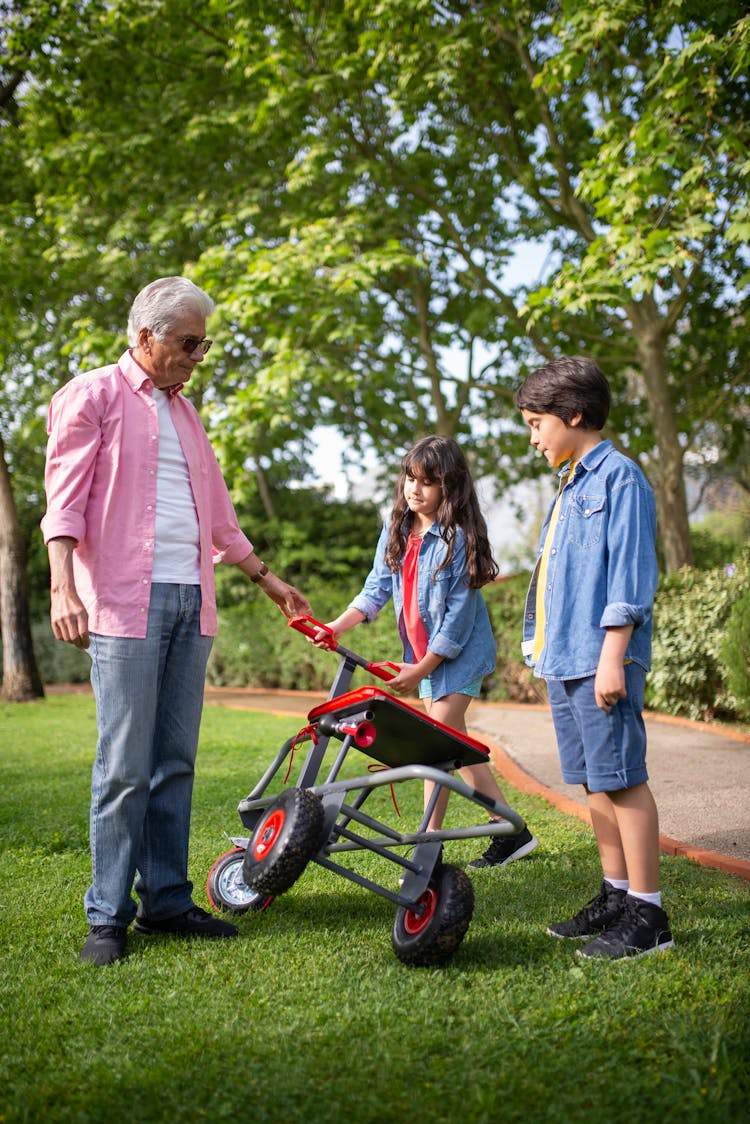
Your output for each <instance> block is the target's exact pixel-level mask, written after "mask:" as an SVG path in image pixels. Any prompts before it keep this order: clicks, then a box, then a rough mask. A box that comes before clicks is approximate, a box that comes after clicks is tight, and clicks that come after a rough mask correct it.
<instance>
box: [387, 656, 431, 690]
mask: <svg viewBox="0 0 750 1124" xmlns="http://www.w3.org/2000/svg"><path fill="white" fill-rule="evenodd" d="M396 667H398V668H399V673H398V675H397V676H396V677H395V679H389V680H388V682H387V683H386V684H385V687H386V690H388V691H393V693H394V695H408V694H410V693H411V692H412V691H416V690H417V689H418V687H419V684H420V683H421V681H422V680H423V679H424V675H422V674H420V672H419V671H418V670H417V668H416V666H415V664H412V663H398V664H396Z"/></svg>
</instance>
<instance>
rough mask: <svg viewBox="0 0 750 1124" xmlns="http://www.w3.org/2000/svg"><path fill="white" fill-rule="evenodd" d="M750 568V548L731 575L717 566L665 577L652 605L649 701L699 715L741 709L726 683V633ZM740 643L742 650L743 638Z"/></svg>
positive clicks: (737, 624)
mask: <svg viewBox="0 0 750 1124" xmlns="http://www.w3.org/2000/svg"><path fill="white" fill-rule="evenodd" d="M749 570H750V554H749V553H748V552H745V554H744V556H743V557H742V558H740V559H738V562H737V569H736V572H735V573H734V575H733V576H729V575H727V573H725V571H724V569H723V567H721V568H717V569H713V570H706V571H699V570H691V569H685V570H680V571H678V572H677V573H674V574H671V575H669V576H668V577H666V578H665V579H663V581H662V583H661V585H660V588H659V592H658V595H657V598H656V605H655V608H654V646H653V670H652V672H651V674H650V676H649V678H648V683H647V693H646V703H647V705H648V706H649V707H652V708H653V709H655V710H661V711H664V712H665V713H666V714H675V715H684V716H685V717H687V718H694V719H701V720H705V719H711V718H733V717H735V716H736V715H737V714H738V713H742V710H743V709H744V703H743V702H742V701H741V697H739V696H738V697H735V695H734V694H733V693H732V687H731V686H730V683H729V675H728V667H727V664H726V637H727V628H728V622H729V620H730V616H731V615H732V611H733V606H734V605H735V604H737V603H740V602H742V603H744V602H745V598H746V597H747V591H748V587H749V585H750V574H749ZM745 611H746V609H743V610H740V611H739V616H738V618H735V620H734V622H733V625H732V628H733V629H734V628H738V627H740V623H741V621H740V619H739V618H740V617H741V615H742V613H744V612H745ZM743 646H744V649H745V651H746V650H747V641H746V639H745V641H744V645H743ZM745 675H747V668H745ZM733 681H734V679H733ZM745 691H747V686H746V685H745Z"/></svg>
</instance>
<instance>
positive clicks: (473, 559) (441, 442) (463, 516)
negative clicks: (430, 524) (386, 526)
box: [385, 434, 498, 589]
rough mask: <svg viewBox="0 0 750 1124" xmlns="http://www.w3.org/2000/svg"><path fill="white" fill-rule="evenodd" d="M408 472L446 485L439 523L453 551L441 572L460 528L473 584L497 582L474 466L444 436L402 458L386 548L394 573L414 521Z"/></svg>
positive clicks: (430, 439) (420, 444) (426, 440)
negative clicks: (407, 493) (406, 492)
mask: <svg viewBox="0 0 750 1124" xmlns="http://www.w3.org/2000/svg"><path fill="white" fill-rule="evenodd" d="M407 476H423V477H425V479H427V480H429V481H431V482H434V483H436V484H439V485H440V487H441V489H442V493H443V494H442V497H441V500H440V506H439V507H438V510H437V515H436V521H437V524H438V527H439V528H440V534H441V536H442V538H443V539H444V541H445V542H446V543H447V544H448V550H447V552H446V556H445V558H444V560H443V561H442V562H441V564H440V566H438V570H442V569H443V568H444V567H445V566H447V565H448V564H449V563H450V560H451V558H452V557H453V546H454V543H455V539H456V527H461V528H462V529H463V532H464V536H465V539H466V567H467V570H468V581H469V585H470V587H471V588H472V589H479V588H480V587H481V586H483V585H486V584H487V582H491V581H494V579H495V578H496V577H497V575H498V566H497V563H496V562H495V560H494V558H493V557H492V550H491V548H490V541H489V536H488V534H487V524H486V523H485V520H484V516H483V515H482V512H481V509H480V507H479V500H478V499H477V493H476V489H475V487H474V481H473V479H472V476H471V472H470V470H469V466H468V464H467V463H466V458H465V457H464V455H463V453H462V452H461V449H460V447H459V446H458V444H457V443H456V442H455V441H454V440H453V438H452V437H442V436H440V435H439V434H436V435H433V436H431V437H423V438H422V439H421V441H417V443H416V445H413V446H412V448H411V449H410V450H409V452H408V453H407V454H406V455H405V456H404V458H403V460H402V461H401V472H400V474H399V478H398V481H397V482H396V486H395V488H394V493H393V508H392V510H391V520H390V532H389V536H388V545H387V547H386V552H385V559H386V562H387V563H388V566H389V567H390V569H391V571H393V572H394V573H395V571H396V570H398V569H399V568H400V567H401V563H402V561H403V558H404V554H405V553H406V542H407V539H408V537H409V531H410V530H411V527H412V524H413V521H414V516H413V514H412V512H411V511H410V510H409V507H408V505H407V503H406V500H405V499H404V484H405V482H406V478H407ZM436 572H437V571H436ZM433 578H434V575H433Z"/></svg>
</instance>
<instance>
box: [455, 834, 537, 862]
mask: <svg viewBox="0 0 750 1124" xmlns="http://www.w3.org/2000/svg"><path fill="white" fill-rule="evenodd" d="M538 846H539V840H538V839H535V838H534V836H533V835H532V834H531V832H530V831H529V829H528V828H527V827H525V828H524V829H523V831H522V832H520V833H519V834H518V835H496V836H495V838H494V839H493V840H492V842H491V843H490V845H489V847H488V848H487V850H486V851H485V852H484V854H483V855H482V857H481V858H479V859H472V861H471V862H470V863H469V866H470V867H473V868H474V869H477V867H481V866H505V864H506V863H512V862H515V861H516V859H524V858H526V856H527V855H530V854H531V852H532V851H533V850H534V848H535V847H538Z"/></svg>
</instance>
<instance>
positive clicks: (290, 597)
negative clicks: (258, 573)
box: [258, 570, 313, 617]
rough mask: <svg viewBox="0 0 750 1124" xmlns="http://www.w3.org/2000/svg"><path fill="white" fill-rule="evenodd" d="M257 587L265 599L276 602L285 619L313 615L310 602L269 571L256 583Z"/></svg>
mask: <svg viewBox="0 0 750 1124" xmlns="http://www.w3.org/2000/svg"><path fill="white" fill-rule="evenodd" d="M258 585H259V586H260V588H261V589H262V590H263V592H264V593H265V595H266V597H270V598H271V600H272V601H275V602H276V604H277V605H278V606H279V608H280V609H281V611H282V613H283V614H284V616H285V617H298V616H306V617H311V616H312V615H313V611H312V608H311V606H310V602H309V601H308V600H307V598H306V597H305V596H304V594H302V593H300V591H299V590H298V589H295V588H294V586H293V585H288V584H287V582H283V581H282V580H281V578H277V577H276V575H275V574H272V573H271V571H270V570H269V571H268V573H267V574H266V575H265V576H264V577H263V578H262V579H261V581H260V582H258Z"/></svg>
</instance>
